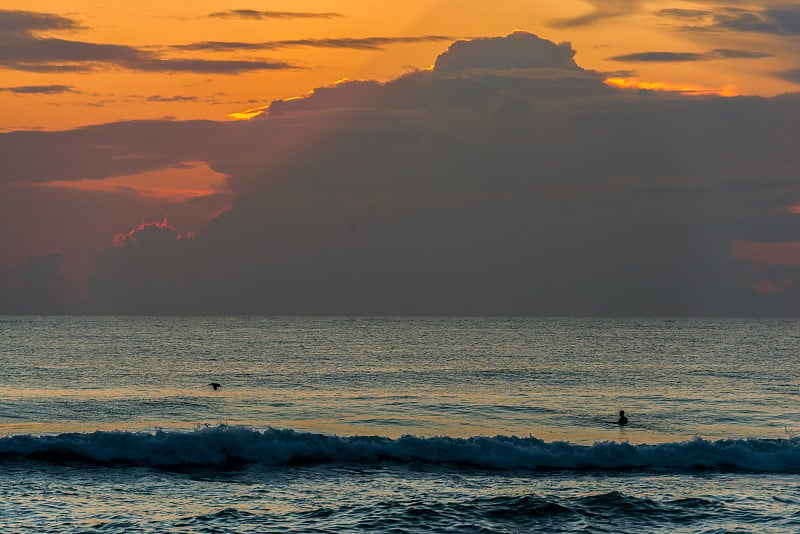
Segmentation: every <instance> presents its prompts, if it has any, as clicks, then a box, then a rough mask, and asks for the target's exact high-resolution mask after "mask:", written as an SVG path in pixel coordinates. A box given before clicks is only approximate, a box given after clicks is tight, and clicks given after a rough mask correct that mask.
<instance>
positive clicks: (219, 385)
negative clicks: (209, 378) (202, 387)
mask: <svg viewBox="0 0 800 534" xmlns="http://www.w3.org/2000/svg"><path fill="white" fill-rule="evenodd" d="M209 386H211V387H212V388H214V391H217V390H218V389H219V388H221V387H222V384H220V383H219V382H211V383H210V384H209Z"/></svg>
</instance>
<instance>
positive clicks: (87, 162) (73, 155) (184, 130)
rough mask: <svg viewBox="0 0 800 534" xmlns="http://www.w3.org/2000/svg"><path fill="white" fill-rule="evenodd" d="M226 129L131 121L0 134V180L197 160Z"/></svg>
mask: <svg viewBox="0 0 800 534" xmlns="http://www.w3.org/2000/svg"><path fill="white" fill-rule="evenodd" d="M226 126H227V125H225V124H220V123H214V122H210V121H189V122H172V121H131V122H119V123H111V124H101V125H97V126H87V127H85V128H79V129H76V130H69V131H63V132H39V131H17V132H8V133H3V134H0V160H2V161H3V162H4V169H5V170H4V172H3V173H2V174H0V182H9V183H10V182H16V183H35V182H49V181H64V180H67V181H68V180H82V179H85V178H88V179H102V178H108V177H111V176H122V175H127V174H136V173H140V172H144V171H148V170H157V169H162V168H166V167H170V166H174V165H176V164H178V163H180V162H182V161H198V160H200V159H202V158H203V157H208V154H211V153H213V152H214V151H215V148H214V147H215V142H216V141H217V138H218V136H219V135H220V132H221V131H224V130H225V127H226ZM25 154H27V155H30V154H36V157H29V156H25V157H23V155H25Z"/></svg>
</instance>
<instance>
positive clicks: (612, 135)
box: [0, 32, 800, 315]
mask: <svg viewBox="0 0 800 534" xmlns="http://www.w3.org/2000/svg"><path fill="white" fill-rule="evenodd" d="M574 54H575V53H574V50H573V49H572V48H571V46H569V45H568V44H561V45H557V44H555V43H551V42H549V41H545V40H542V39H539V38H538V37H536V36H532V35H530V34H525V33H523V32H518V33H515V34H512V35H511V36H508V37H506V38H499V39H476V40H473V41H465V42H459V43H455V44H453V45H452V46H451V47H450V48H449V50H448V51H447V52H446V53H444V54H442V55H441V56H440V57H439V59H438V60H437V61H436V64H435V67H434V69H433V71H420V72H414V73H410V74H407V75H404V76H402V77H400V78H398V79H396V80H392V81H390V82H387V83H378V82H366V81H361V82H349V83H342V84H337V85H333V86H331V87H324V88H318V89H317V90H315V91H314V92H313V93H312V94H310V95H309V96H308V97H306V98H302V99H297V100H292V101H285V102H283V101H278V102H275V103H273V104H272V107H271V108H270V110H269V115H268V116H265V117H262V118H258V119H253V120H251V121H248V122H241V123H228V124H214V123H202V122H197V123H162V122H158V121H154V122H152V123H119V124H115V125H105V126H104V127H96V128H94V129H81V130H75V131H71V132H47V133H42V134H41V137H36V136H35V135H34V134H35V133H33V132H28V133H26V134H25V135H18V136H15V135H13V134H4V135H0V160H2V161H4V164H5V165H6V166H8V167H9V168H10V170H6V171H5V172H4V176H6V175H11V176H17V177H18V181H20V182H22V181H28V182H30V181H34V180H44V179H47V178H49V179H55V178H56V177H60V179H70V178H69V177H70V176H74V177H77V176H79V175H82V174H85V173H89V172H93V174H94V175H95V176H100V175H103V174H109V173H110V172H113V170H112V169H113V168H114V166H115V165H117V166H120V165H128V166H130V167H132V168H133V167H137V168H145V167H148V166H149V167H150V168H154V167H155V166H157V165H166V164H174V163H175V162H179V161H198V160H200V161H206V162H208V164H209V165H210V166H211V167H212V168H213V169H214V170H216V171H217V172H221V173H224V174H226V175H229V176H230V179H229V181H228V185H229V187H230V188H231V190H232V193H233V195H234V196H235V198H236V200H235V202H234V204H233V206H232V208H231V209H230V210H228V211H226V212H224V213H222V214H221V215H220V216H218V217H216V218H215V219H213V220H212V221H211V222H210V223H209V225H208V227H207V228H206V229H205V230H203V231H201V232H199V233H198V235H197V237H196V238H195V239H179V237H180V236H179V235H178V234H177V232H174V231H172V230H170V229H169V228H167V227H166V226H159V227H157V228H149V230H150V233H148V234H147V235H148V236H150V237H151V238H152V239H150V238H145V239H143V240H137V241H136V242H129V241H125V240H123V241H122V242H118V243H117V246H116V247H113V248H109V249H108V250H107V251H106V252H105V253H104V254H103V255H102V256H101V258H100V261H99V264H98V270H97V272H96V273H95V276H94V277H93V280H92V282H91V284H90V286H89V290H88V300H87V302H86V308H85V311H91V312H109V313H110V312H113V313H283V314H331V313H340V314H601V315H643V314H645V315H648V314H649V315H653V314H659V315H687V314H688V315H691V314H695V315H697V314H705V315H708V314H756V315H757V314H763V313H767V314H784V315H798V314H800V303H798V301H797V295H796V294H792V293H791V291H788V290H787V288H790V287H794V286H791V285H788V284H784V286H781V287H777V288H776V290H775V291H774V292H772V293H759V291H758V289H757V288H762V289H763V288H765V287H773V286H772V285H770V283H769V281H770V276H773V275H772V274H770V273H768V272H762V271H761V270H760V268H759V267H758V264H757V263H753V262H749V261H748V260H747V259H746V258H733V257H732V256H731V246H732V243H735V242H741V241H752V242H767V241H772V242H788V241H796V240H800V219H798V216H797V215H795V214H792V213H790V212H789V211H788V210H787V209H786V207H787V203H790V202H793V201H794V200H793V199H795V198H796V196H795V195H796V191H797V190H798V186H800V174H798V169H797V165H796V153H797V151H796V128H797V124H798V122H799V121H800V95H783V96H780V97H774V98H760V97H738V98H721V97H705V98H696V97H694V98H693V97H681V96H678V95H674V94H669V95H665V96H661V95H659V94H658V93H657V92H648V93H646V94H641V93H635V92H626V91H620V90H615V89H613V88H610V87H608V86H606V85H605V84H604V83H603V77H602V76H601V75H598V74H597V73H592V72H590V71H586V70H585V69H582V68H581V67H580V66H579V65H577V64H576V63H575V62H574ZM56 134H60V135H56ZM37 149H45V150H44V152H43V153H42V155H41V156H40V157H38V158H36V159H37V160H42V161H30V160H31V158H30V157H28V156H29V155H30V154H33V153H37ZM124 155H125V156H126V157H125V158H123V156H124ZM23 156H25V157H23ZM170 162H172V163H170ZM145 163H146V164H145ZM31 164H33V165H37V166H38V167H37V168H33V169H30V168H28V165H31ZM73 167H75V168H73ZM118 174H120V173H118ZM151 220H152V219H151ZM156 220H160V219H156ZM138 222H140V221H134V222H133V223H132V225H131V226H132V227H133V226H136V224H138ZM760 282H763V283H760ZM773 285H774V284H773Z"/></svg>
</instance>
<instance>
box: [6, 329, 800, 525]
mask: <svg viewBox="0 0 800 534" xmlns="http://www.w3.org/2000/svg"><path fill="white" fill-rule="evenodd" d="M798 327H800V322H798V321H793V320H766V319H762V320H746V319H680V320H669V319H522V318H509V319H503V318H493V319H479V318H463V319H458V318H402V319H401V318H261V317H214V318H196V317H192V318H130V317H66V318H40V317H5V318H2V317H0V338H2V339H3V340H4V342H3V343H2V345H0V365H2V369H3V373H1V374H0V388H2V391H3V392H4V393H3V396H2V397H0V435H2V436H5V437H2V438H0V524H3V525H7V527H5V528H4V531H7V532H36V531H51V532H287V531H294V532H639V533H640V532H708V533H711V532H797V531H800V512H798V509H800V508H798V504H800V490H799V489H798V488H799V487H800V483H798V480H800V479H798V478H797V475H798V473H800V442H798V440H796V439H794V436H795V433H796V432H800V395H799V394H800V367H799V366H798V363H800V362H798V356H800V328H798ZM211 382H219V383H221V384H222V387H221V388H220V389H219V390H218V391H213V390H212V388H211V387H210V386H209V385H208V384H209V383H211ZM620 409H624V410H625V411H626V413H627V414H628V415H629V417H630V420H631V423H630V425H629V426H628V427H626V428H624V429H620V428H618V427H616V426H614V425H612V424H609V423H610V422H611V421H613V420H615V418H616V412H617V411H618V410H620ZM220 423H222V424H223V426H219V425H220ZM403 436H405V437H403ZM495 436H507V437H495ZM559 441H563V443H558V442H559Z"/></svg>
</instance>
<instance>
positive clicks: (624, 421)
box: [617, 410, 628, 426]
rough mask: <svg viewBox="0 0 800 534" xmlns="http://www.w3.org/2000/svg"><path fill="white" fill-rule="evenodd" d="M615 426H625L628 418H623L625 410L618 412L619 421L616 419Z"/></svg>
mask: <svg viewBox="0 0 800 534" xmlns="http://www.w3.org/2000/svg"><path fill="white" fill-rule="evenodd" d="M617 424H618V425H619V426H625V425H627V424H628V418H627V417H625V410H620V411H619V419H617Z"/></svg>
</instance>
